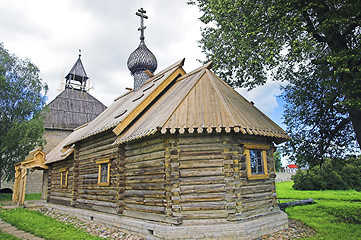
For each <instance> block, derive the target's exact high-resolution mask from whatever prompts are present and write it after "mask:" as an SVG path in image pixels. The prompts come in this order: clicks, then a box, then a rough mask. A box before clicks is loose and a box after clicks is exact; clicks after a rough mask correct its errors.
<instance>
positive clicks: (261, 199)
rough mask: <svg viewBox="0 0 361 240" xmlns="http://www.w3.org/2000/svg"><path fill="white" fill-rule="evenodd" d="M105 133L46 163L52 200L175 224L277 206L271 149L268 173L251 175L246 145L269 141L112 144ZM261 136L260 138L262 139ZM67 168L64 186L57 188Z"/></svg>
mask: <svg viewBox="0 0 361 240" xmlns="http://www.w3.org/2000/svg"><path fill="white" fill-rule="evenodd" d="M114 140H115V136H114V134H113V133H112V132H106V133H103V134H101V135H100V136H97V137H96V138H95V137H94V138H90V139H88V140H86V141H84V142H82V143H80V144H79V145H78V146H77V148H76V150H75V152H74V160H73V159H69V160H65V161H62V162H57V163H54V164H52V165H51V166H50V168H49V186H50V187H49V189H48V192H49V197H48V200H49V202H53V203H59V204H63V205H72V206H74V207H77V208H85V209H91V210H96V211H101V212H108V213H115V214H122V215H124V216H130V217H136V218H141V219H147V220H153V221H159V222H166V223H172V224H180V223H182V222H183V221H184V220H186V221H187V220H188V221H193V220H202V219H204V220H207V221H208V220H210V219H212V220H215V221H227V220H228V221H239V220H245V219H249V218H254V217H257V216H260V215H265V214H268V213H271V212H273V211H276V210H278V206H277V199H276V191H275V173H274V162H273V149H272V148H271V149H270V150H267V167H268V172H269V175H270V177H269V178H266V179H257V180H248V179H247V173H246V156H245V155H244V149H243V147H242V145H243V144H244V143H257V144H263V145H265V144H268V145H271V144H269V143H267V139H259V138H258V139H257V138H249V139H244V138H240V135H239V134H229V133H228V134H227V133H221V134H206V133H203V134H198V133H193V134H190V133H186V134H165V135H161V134H156V135H154V136H151V137H146V138H142V139H140V140H137V141H133V142H130V143H126V144H123V145H121V146H113V145H112V143H113V142H114ZM260 140H261V141H260ZM104 158H111V159H112V160H111V171H110V176H111V178H110V185H109V186H98V184H97V181H98V165H97V164H96V161H97V160H100V159H104ZM64 167H68V168H69V176H68V187H67V188H62V187H61V186H60V172H59V170H60V169H61V168H64Z"/></svg>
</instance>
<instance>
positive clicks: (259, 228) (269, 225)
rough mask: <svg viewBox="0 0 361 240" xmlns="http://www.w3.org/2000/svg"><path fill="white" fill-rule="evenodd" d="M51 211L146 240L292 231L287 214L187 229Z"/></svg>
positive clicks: (249, 236) (85, 212) (68, 209)
mask: <svg viewBox="0 0 361 240" xmlns="http://www.w3.org/2000/svg"><path fill="white" fill-rule="evenodd" d="M45 206H46V207H47V208H48V209H55V210H59V211H62V212H65V213H67V214H69V215H71V216H75V217H77V218H79V219H81V220H86V221H95V222H96V223H100V224H104V225H111V226H114V227H118V228H120V229H123V230H126V231H129V232H131V233H134V234H136V235H138V236H141V237H145V238H146V239H242V240H243V239H253V238H257V237H259V236H262V235H265V234H269V233H273V232H276V231H279V230H283V229H287V228H288V218H287V214H286V213H284V212H282V211H278V212H275V213H272V214H269V215H266V216H262V217H259V218H255V219H252V220H247V221H239V222H228V223H221V224H214V223H209V224H206V223H204V222H202V223H201V224H196V223H194V224H193V225H188V226H185V225H184V224H181V225H171V224H164V223H158V222H152V221H145V220H141V219H136V218H130V217H124V216H120V215H113V214H106V213H100V212H95V211H90V210H84V209H77V208H72V207H65V206H61V205H56V204H50V203H46V204H45Z"/></svg>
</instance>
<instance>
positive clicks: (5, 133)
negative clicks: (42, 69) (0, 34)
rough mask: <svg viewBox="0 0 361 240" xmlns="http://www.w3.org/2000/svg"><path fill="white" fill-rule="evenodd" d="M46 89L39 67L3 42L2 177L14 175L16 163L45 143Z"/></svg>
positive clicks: (0, 70) (0, 91)
mask: <svg viewBox="0 0 361 240" xmlns="http://www.w3.org/2000/svg"><path fill="white" fill-rule="evenodd" d="M46 91H47V85H46V84H45V83H43V82H42V81H41V79H40V76H39V69H38V68H37V67H36V66H35V65H34V64H32V63H31V62H30V61H29V60H28V59H25V60H22V59H19V58H17V57H16V56H15V55H13V54H10V53H9V52H8V50H6V49H5V48H4V46H3V44H1V43H0V108H1V113H0V174H1V175H0V176H2V177H4V178H5V179H8V180H9V179H12V178H13V176H14V164H15V163H17V162H20V161H23V160H24V158H25V157H26V155H27V154H28V153H29V151H31V150H33V149H34V148H35V147H36V146H41V145H42V144H43V140H42V135H43V133H44V126H43V116H42V110H43V107H44V106H45V100H46V99H45V94H46Z"/></svg>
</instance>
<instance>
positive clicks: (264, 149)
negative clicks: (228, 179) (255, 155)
mask: <svg viewBox="0 0 361 240" xmlns="http://www.w3.org/2000/svg"><path fill="white" fill-rule="evenodd" d="M243 147H244V154H245V155H246V165H247V168H246V171H247V178H248V180H255V179H267V178H269V174H268V164H267V150H269V149H270V148H271V146H269V145H265V144H254V143H252V144H251V143H245V144H243ZM250 150H256V151H261V155H262V163H263V174H252V168H251V156H250Z"/></svg>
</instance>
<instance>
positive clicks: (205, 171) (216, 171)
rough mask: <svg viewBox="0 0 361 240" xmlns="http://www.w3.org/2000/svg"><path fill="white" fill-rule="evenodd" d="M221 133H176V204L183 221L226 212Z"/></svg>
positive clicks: (223, 216) (206, 217)
mask: <svg viewBox="0 0 361 240" xmlns="http://www.w3.org/2000/svg"><path fill="white" fill-rule="evenodd" d="M223 145H224V144H223V139H222V136H221V135H209V134H197V133H195V134H185V135H180V136H179V145H178V149H179V152H178V160H179V162H178V164H179V202H180V204H179V207H180V213H174V214H180V216H182V218H183V219H184V220H187V219H208V218H212V219H214V218H225V217H226V216H227V214H228V210H227V195H226V183H225V175H224V150H223V148H224V146H223Z"/></svg>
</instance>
